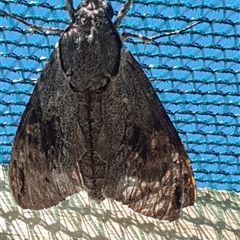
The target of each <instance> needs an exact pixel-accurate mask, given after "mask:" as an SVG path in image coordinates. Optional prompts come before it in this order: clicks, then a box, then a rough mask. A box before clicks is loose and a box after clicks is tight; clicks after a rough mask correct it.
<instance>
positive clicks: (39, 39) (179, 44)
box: [0, 0, 240, 191]
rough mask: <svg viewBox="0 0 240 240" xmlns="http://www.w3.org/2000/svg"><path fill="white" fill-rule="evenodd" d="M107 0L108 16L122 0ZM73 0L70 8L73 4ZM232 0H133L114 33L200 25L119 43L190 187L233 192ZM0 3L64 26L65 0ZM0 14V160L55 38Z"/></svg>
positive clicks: (238, 117)
mask: <svg viewBox="0 0 240 240" xmlns="http://www.w3.org/2000/svg"><path fill="white" fill-rule="evenodd" d="M109 2H111V4H112V6H113V8H114V9H115V11H116V12H115V14H116V13H117V11H118V10H119V9H120V6H122V3H124V2H125V0H115V1H113V0H112V1H109ZM78 3H79V2H78V1H75V6H76V5H77V4H78ZM239 6H240V2H239V1H231V0H215V1H211V0H205V1H202V0H201V1H200V0H181V1H179V0H176V1H170V0H169V1H167V0H146V1H144V0H135V1H134V4H133V7H132V9H131V11H130V12H129V15H128V17H127V18H125V19H124V21H123V23H122V25H121V27H120V29H119V31H120V32H124V31H125V32H132V33H137V34H142V35H144V36H152V35H156V34H159V33H161V32H162V31H164V30H166V29H171V30H174V29H181V28H184V27H186V26H188V25H190V24H192V23H193V22H194V21H195V20H203V23H202V24H199V25H198V26H196V27H194V28H193V29H190V30H188V34H184V35H175V36H171V37H164V38H161V39H159V40H158V41H157V42H154V43H152V44H149V45H144V44H143V43H142V42H141V41H139V40H137V39H129V40H127V41H126V45H127V47H128V48H129V49H130V51H131V52H132V53H133V54H134V55H135V57H136V58H137V60H138V61H139V63H140V64H141V65H142V67H143V68H144V69H145V71H146V73H147V74H148V76H149V79H150V80H151V81H152V84H153V86H154V88H155V89H156V91H157V92H158V93H159V97H160V99H161V101H162V102H163V104H164V106H165V108H166V109H167V112H168V114H169V116H170V118H171V119H172V121H173V123H174V125H175V126H176V128H177V130H178V132H179V134H180V136H181V138H182V140H183V142H184V143H185V145H186V148H187V150H188V152H189V155H190V158H191V160H192V163H193V169H194V172H195V176H196V180H197V186H198V187H200V188H202V187H211V188H216V189H225V190H233V191H240V150H239V147H240V140H239V137H240V131H239V126H240V81H239V63H240V60H239V58H240V52H239V50H240V45H239V36H240V27H239V26H240V21H239V12H240V9H239ZM0 9H2V10H5V11H7V12H10V13H12V14H16V15H19V16H21V17H22V18H24V19H25V20H27V21H29V22H30V23H34V24H37V25H44V26H49V27H58V28H62V29H64V28H66V26H67V24H68V23H69V18H68V14H67V12H66V8H65V1H63V0H59V1H53V0H52V1H45V0H36V1H24V0H22V1H21V0H19V1H17V0H15V1H14V0H0ZM30 33H31V31H30V29H29V28H28V27H26V26H24V25H23V24H21V23H19V22H17V21H16V20H13V19H11V18H6V17H2V16H0V72H1V74H0V83H1V88H0V94H1V97H0V101H1V102H0V116H1V121H0V134H1V135H0V138H1V139H0V163H2V164H8V163H9V160H10V154H11V144H12V141H13V137H14V134H15V132H16V128H17V126H18V123H19V120H20V117H21V115H22V112H23V110H24V108H25V105H26V103H27V101H28V99H29V96H30V95H31V92H32V90H33V86H34V84H35V82H36V80H37V78H38V77H39V75H40V73H41V70H42V69H43V68H44V65H45V64H46V61H47V60H48V58H49V56H50V54H51V52H52V49H53V48H54V45H55V43H56V42H57V41H58V39H59V36H58V35H57V34H54V33H47V32H41V31H39V32H36V33H35V34H30Z"/></svg>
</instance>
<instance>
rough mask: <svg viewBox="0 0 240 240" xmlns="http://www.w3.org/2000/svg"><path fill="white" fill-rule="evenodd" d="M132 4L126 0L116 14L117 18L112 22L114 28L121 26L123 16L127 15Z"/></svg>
mask: <svg viewBox="0 0 240 240" xmlns="http://www.w3.org/2000/svg"><path fill="white" fill-rule="evenodd" d="M132 3H133V0H128V1H127V2H126V3H125V4H124V5H123V7H122V8H121V9H120V11H119V12H118V15H117V18H116V20H115V22H114V26H115V27H116V28H117V27H118V26H119V25H120V24H121V22H122V20H123V18H125V16H126V15H127V13H128V11H129V9H130V8H131V5H132Z"/></svg>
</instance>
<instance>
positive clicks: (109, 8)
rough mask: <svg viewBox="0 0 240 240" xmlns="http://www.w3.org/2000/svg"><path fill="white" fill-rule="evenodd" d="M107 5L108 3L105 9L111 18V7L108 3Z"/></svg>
mask: <svg viewBox="0 0 240 240" xmlns="http://www.w3.org/2000/svg"><path fill="white" fill-rule="evenodd" d="M107 5H108V6H107V9H106V12H107V15H108V17H109V18H110V19H112V17H113V8H112V6H111V5H110V4H109V3H108V4H107Z"/></svg>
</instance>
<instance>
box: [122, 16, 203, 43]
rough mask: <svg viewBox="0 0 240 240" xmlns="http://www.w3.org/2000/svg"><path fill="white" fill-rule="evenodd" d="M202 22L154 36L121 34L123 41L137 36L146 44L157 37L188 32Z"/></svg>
mask: <svg viewBox="0 0 240 240" xmlns="http://www.w3.org/2000/svg"><path fill="white" fill-rule="evenodd" d="M200 23H202V21H197V22H195V23H193V24H191V25H189V26H187V27H185V28H183V29H180V30H176V31H173V32H166V33H163V34H160V35H156V36H153V37H144V36H142V35H138V34H133V33H126V32H125V33H122V35H121V39H122V41H125V40H126V39H127V38H136V39H139V40H142V41H143V42H144V43H145V44H147V43H152V42H153V41H155V40H156V39H159V38H162V37H168V36H172V35H178V34H184V33H186V31H187V30H188V29H190V28H193V27H194V26H196V25H198V24H200Z"/></svg>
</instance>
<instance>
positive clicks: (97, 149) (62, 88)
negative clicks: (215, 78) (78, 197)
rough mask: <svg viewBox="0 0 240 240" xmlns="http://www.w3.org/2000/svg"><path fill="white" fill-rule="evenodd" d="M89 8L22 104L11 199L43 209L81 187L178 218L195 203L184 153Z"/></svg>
mask: <svg viewBox="0 0 240 240" xmlns="http://www.w3.org/2000/svg"><path fill="white" fill-rule="evenodd" d="M91 4H93V3H92V2H91ZM93 6H95V5H91V8H92V7H93ZM104 6H105V5H103V6H100V7H99V8H103V7H104ZM91 8H86V6H82V7H80V8H79V10H78V12H77V13H76V17H75V18H74V19H75V20H74V21H75V22H73V23H71V24H70V26H69V27H68V28H67V30H66V31H65V33H64V34H63V36H62V37H61V39H60V41H59V44H58V46H57V47H56V48H55V50H54V52H53V54H52V56H51V57H50V60H49V62H48V63H47V65H46V67H45V69H44V70H43V72H42V74H41V76H40V78H39V80H38V83H37V85H36V87H35V89H34V91H33V94H32V96H31V98H30V101H29V103H28V104H27V107H26V109H25V112H24V114H23V117H22V119H21V122H20V125H19V127H18V130H17V134H16V136H15V140H14V144H13V150H12V156H11V161H10V167H9V180H10V186H11V189H12V193H13V196H14V198H15V200H16V202H17V203H18V204H19V205H20V206H21V207H22V208H29V209H42V208H47V207H50V206H54V205H56V204H58V203H59V202H60V201H62V200H63V199H65V198H66V197H68V196H69V195H72V194H74V193H77V192H79V191H80V190H81V189H82V188H84V189H86V190H87V191H88V193H89V196H90V197H91V198H93V199H95V200H97V201H101V200H103V199H104V198H114V199H116V200H118V201H121V202H122V203H123V204H127V205H128V206H129V207H130V208H132V209H133V210H134V211H136V212H139V213H141V214H144V215H146V216H151V217H154V218H157V219H164V220H169V221H172V220H175V219H177V218H178V217H179V214H180V210H181V208H182V207H186V206H188V205H192V204H193V203H194V202H195V200H196V186H195V185H196V184H195V180H194V177H193V172H192V168H191V164H190V161H189V159H188V155H187V153H186V151H185V149H184V146H183V144H182V142H181V140H180V138H179V136H178V134H177V132H176V130H175V128H174V126H173V124H172V123H171V121H170V119H169V117H168V115H167V113H166V111H165V110H164V108H163V106H162V104H161V103H160V101H159V99H158V97H157V95H156V93H155V92H154V90H153V88H152V86H151V84H150V82H149V81H148V79H147V77H146V75H145V74H144V72H143V70H142V68H141V66H140V65H139V64H138V63H137V62H136V60H135V59H134V57H133V56H132V55H131V53H130V52H129V51H128V50H127V49H126V48H125V47H124V46H123V43H122V42H121V40H120V37H119V35H118V33H117V30H116V29H115V27H114V26H113V24H112V22H111V21H110V20H109V17H108V16H104V15H103V14H102V9H100V10H99V14H98V13H97V11H95V12H91V10H89V9H91Z"/></svg>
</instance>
